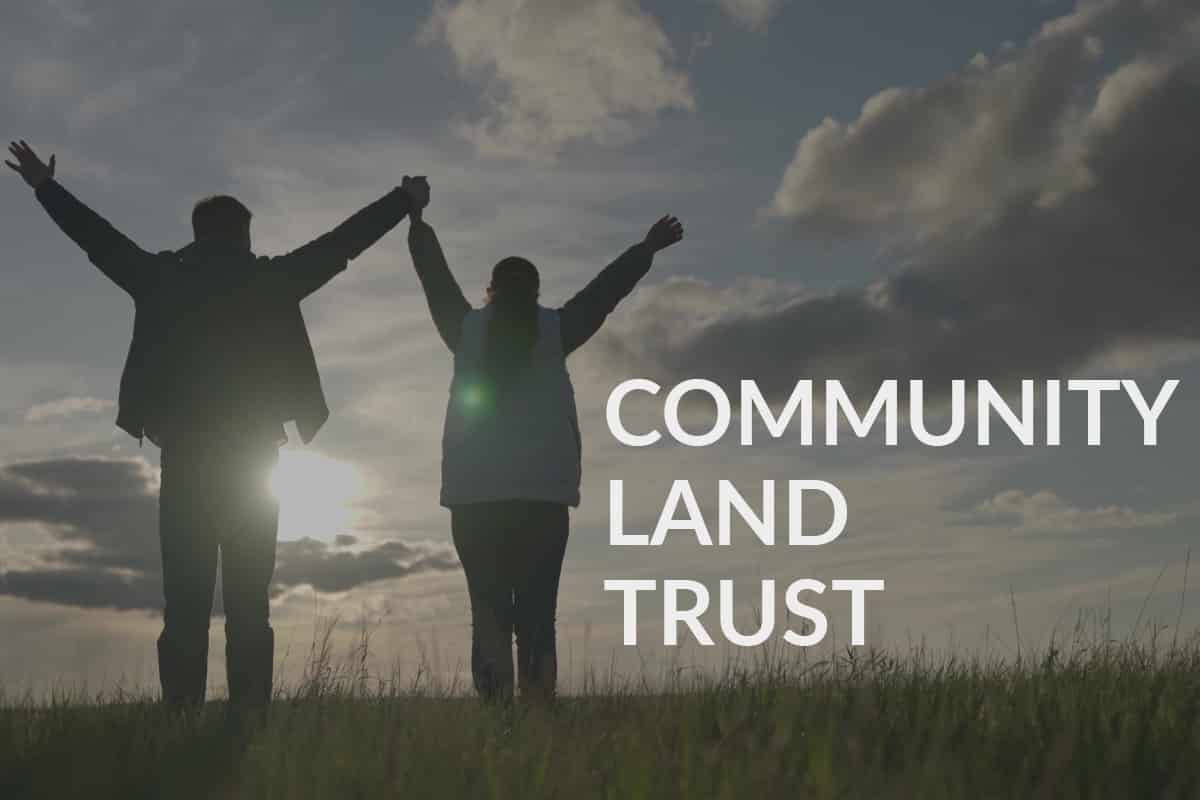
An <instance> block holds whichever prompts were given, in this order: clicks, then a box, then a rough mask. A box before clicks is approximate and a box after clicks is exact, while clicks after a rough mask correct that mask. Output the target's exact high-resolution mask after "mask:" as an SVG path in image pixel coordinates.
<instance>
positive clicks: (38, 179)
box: [4, 139, 54, 189]
mask: <svg viewBox="0 0 1200 800" xmlns="http://www.w3.org/2000/svg"><path fill="white" fill-rule="evenodd" d="M8 152H10V153H12V155H13V158H15V159H16V163H15V164H14V163H13V162H12V161H5V162H4V164H5V166H7V167H8V168H9V169H11V170H12V171H13V172H15V173H17V174H18V175H20V176H21V178H22V179H23V180H24V181H25V182H26V183H28V184H29V185H30V186H32V187H33V188H34V189H36V188H38V187H39V186H41V185H42V184H43V183H45V182H46V181H48V180H50V179H51V178H53V177H54V156H50V163H49V164H46V163H43V161H42V160H41V159H40V158H38V156H37V153H35V152H33V148H32V147H30V146H29V145H28V144H26V143H25V140H24V139H21V140H20V141H19V142H9V143H8Z"/></svg>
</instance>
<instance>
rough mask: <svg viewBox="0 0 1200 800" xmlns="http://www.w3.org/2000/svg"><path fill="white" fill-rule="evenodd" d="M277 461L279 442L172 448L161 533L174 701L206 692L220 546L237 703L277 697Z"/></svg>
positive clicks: (165, 683) (165, 466) (198, 698)
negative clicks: (272, 477) (273, 602)
mask: <svg viewBox="0 0 1200 800" xmlns="http://www.w3.org/2000/svg"><path fill="white" fill-rule="evenodd" d="M277 460H278V449H277V447H275V446H274V445H270V446H246V445H244V444H243V445H230V446H227V447H220V446H212V445H206V446H199V447H186V446H184V447H180V446H174V447H172V446H168V447H166V448H164V450H163V455H162V489H161V493H160V495H159V540H160V542H161V546H162V567H163V595H164V599H165V608H164V613H163V618H164V619H163V632H162V635H161V636H160V637H159V639H158V671H159V678H160V680H161V682H162V690H163V699H164V701H166V702H167V703H168V704H170V705H176V706H186V705H194V704H198V703H202V702H203V701H204V694H205V683H206V679H207V672H208V625H209V619H210V617H211V616H212V607H213V588H214V583H215V581H216V575H217V558H218V555H219V556H220V559H221V584H222V590H223V591H222V598H221V599H222V602H223V605H224V608H225V642H226V644H225V663H226V671H227V673H228V681H229V699H230V702H231V703H233V704H238V705H243V706H262V705H266V704H267V703H269V702H270V699H271V672H272V660H273V657H274V638H275V637H274V633H273V631H272V630H271V625H270V621H269V618H270V598H269V592H270V585H271V576H272V575H273V573H274V571H275V538H276V534H277V532H278V526H279V504H278V501H277V500H275V498H274V497H272V495H271V493H270V491H269V486H268V479H269V474H270V470H271V467H272V466H274V464H275V463H276V461H277Z"/></svg>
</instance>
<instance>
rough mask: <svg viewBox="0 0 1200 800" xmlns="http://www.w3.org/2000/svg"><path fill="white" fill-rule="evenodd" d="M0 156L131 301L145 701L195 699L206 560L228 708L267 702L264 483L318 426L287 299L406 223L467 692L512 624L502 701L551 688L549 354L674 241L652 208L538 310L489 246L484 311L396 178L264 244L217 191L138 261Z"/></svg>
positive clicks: (558, 481)
mask: <svg viewBox="0 0 1200 800" xmlns="http://www.w3.org/2000/svg"><path fill="white" fill-rule="evenodd" d="M9 150H10V152H11V154H12V156H13V161H8V162H5V163H6V164H8V166H9V167H11V168H12V169H13V170H15V171H16V172H17V173H18V174H19V175H20V176H21V177H22V178H23V179H24V180H25V182H26V183H28V184H29V185H30V186H32V187H33V188H34V190H35V193H36V196H37V199H38V200H39V201H40V202H41V204H42V206H43V207H44V208H45V209H46V211H47V212H48V213H49V214H50V216H51V218H52V219H53V220H54V221H55V223H57V224H58V226H59V227H60V228H61V229H62V230H63V232H64V233H66V234H67V236H69V237H70V238H71V239H72V240H73V241H74V242H75V243H76V244H78V245H79V246H80V247H81V248H82V249H83V250H84V251H85V252H86V253H87V256H88V258H89V260H90V261H91V262H92V263H93V264H95V265H96V266H97V267H98V268H99V269H100V270H101V271H102V272H103V273H104V274H105V275H106V276H108V277H109V278H110V279H111V280H112V281H113V282H114V283H116V284H117V285H118V286H120V287H121V288H122V289H124V290H125V291H126V292H127V293H128V294H129V295H130V296H131V297H132V298H133V300H134V307H135V315H134V326H133V341H132V343H131V345H130V349H129V355H128V357H127V359H126V362H125V369H124V372H123V373H122V376H121V384H120V390H119V404H118V406H119V408H118V416H117V425H118V426H119V427H120V428H121V429H122V430H124V431H126V432H127V433H129V434H130V435H132V436H134V437H136V438H137V439H138V440H139V441H140V440H141V439H143V437H144V438H148V439H150V441H151V442H153V443H155V444H157V445H158V446H159V447H160V448H161V449H162V486H161V492H160V497H159V538H160V543H161V549H162V568H163V595H164V614H163V616H164V621H163V632H162V635H161V636H160V637H159V640H158V657H159V676H160V680H161V682H162V690H163V698H164V700H165V701H166V702H167V703H169V704H172V705H180V706H185V705H193V704H197V703H200V702H202V701H203V699H204V695H205V683H206V677H207V676H206V673H207V662H208V626H209V618H210V616H211V613H212V601H213V589H214V585H215V581H216V571H217V559H218V557H220V559H221V561H220V563H221V576H222V588H223V595H222V600H223V605H224V610H225V634H226V652H225V655H226V664H227V672H228V676H229V677H228V682H229V698H230V701H231V702H232V703H234V704H237V705H240V706H260V705H265V704H266V703H268V702H269V700H270V697H271V681H272V661H273V653H274V636H273V633H272V630H271V626H270V621H269V619H270V588H271V579H272V574H273V572H274V568H275V541H276V535H277V530H278V519H279V507H278V501H276V500H275V499H274V498H273V497H272V496H271V494H270V492H269V491H268V482H267V475H268V473H269V471H270V469H271V467H272V465H273V464H274V463H275V462H276V460H277V458H278V450H279V446H280V445H281V444H283V443H284V442H286V440H287V435H286V433H285V432H284V428H283V425H284V423H285V422H288V421H295V423H296V426H297V430H298V431H299V433H300V436H301V438H302V439H303V440H304V442H305V443H308V442H309V441H311V440H312V438H313V436H315V435H316V433H317V431H318V430H319V429H320V428H321V426H322V425H323V424H324V422H325V420H326V419H327V418H328V416H329V409H328V406H327V405H326V402H325V397H324V393H323V391H322V388H321V382H320V377H319V375H318V372H317V366H316V360H315V358H314V356H313V351H312V346H311V345H310V343H309V339H308V333H307V331H306V329H305V325H304V319H303V317H302V315H301V313H300V301H301V300H303V299H304V298H305V297H307V296H308V295H310V294H312V293H313V292H314V291H316V290H317V289H319V288H321V287H322V286H323V285H325V283H327V282H328V281H329V280H330V279H331V278H332V277H334V276H335V275H337V274H338V273H339V272H341V271H342V270H344V269H345V268H346V266H347V263H348V262H349V261H351V260H352V259H354V258H356V257H357V256H359V255H360V254H361V253H362V252H363V251H364V250H366V249H367V248H368V247H370V246H371V245H372V244H374V243H375V242H376V241H378V240H379V239H380V238H381V237H383V235H384V234H386V233H387V232H388V231H390V230H391V229H392V228H393V227H395V226H396V225H397V224H398V223H399V222H400V220H401V219H403V218H404V217H405V216H406V215H408V216H409V218H410V220H411V222H412V225H411V227H410V230H409V248H410V251H411V253H412V258H413V263H414V265H415V266H416V270H417V274H418V276H419V278H420V281H421V285H422V287H423V288H424V290H425V296H426V298H427V299H428V301H429V307H430V310H431V312H432V314H433V319H434V323H435V325H436V326H437V330H438V332H439V333H440V334H441V337H442V339H443V340H444V341H445V342H446V344H447V346H448V347H449V348H450V350H451V351H452V352H453V353H454V379H453V383H452V385H451V390H450V398H449V403H448V406H447V411H446V423H445V430H444V435H443V453H442V497H441V502H442V505H444V506H446V507H448V508H449V509H450V512H451V527H452V532H453V536H454V543H455V547H456V548H457V550H458V553H459V556H460V559H461V561H462V564H463V569H464V571H465V573H466V576H467V584H468V589H469V592H470V596H471V608H472V617H473V641H472V659H471V661H472V672H473V674H474V678H475V685H476V688H477V689H478V691H479V692H480V694H481V695H483V696H484V697H487V698H490V699H505V698H508V697H511V696H512V693H513V665H512V637H513V634H514V632H515V633H516V636H517V650H518V663H519V667H520V669H519V674H520V685H521V690H522V693H523V694H525V695H529V696H532V697H542V698H548V697H551V696H552V695H553V693H554V686H555V681H556V665H555V661H556V660H555V642H554V616H555V607H556V601H557V594H558V580H559V575H560V573H561V570H562V561H563V554H564V552H565V549H566V542H567V533H568V527H569V518H568V507H570V506H575V505H578V503H579V479H580V439H579V425H578V420H577V418H576V412H575V402H574V395H573V391H572V388H571V381H570V377H569V375H568V374H567V370H566V357H567V356H568V355H569V354H570V353H571V352H572V351H574V350H575V349H576V348H578V347H579V346H581V345H582V344H583V343H584V342H586V341H587V340H588V339H589V338H591V336H592V335H593V334H595V333H596V331H597V330H598V329H599V328H600V326H601V324H602V323H603V322H604V319H605V318H606V317H607V316H608V314H609V313H610V312H611V311H612V310H613V308H615V306H616V305H617V303H618V302H620V300H621V299H622V298H623V297H625V296H626V295H627V294H629V292H630V291H632V289H633V287H634V286H635V285H636V284H637V282H638V281H639V280H640V279H641V278H642V276H643V275H645V274H646V272H647V271H648V270H649V269H650V265H651V262H652V260H653V256H654V253H655V252H657V251H658V250H661V249H663V248H665V247H668V246H670V245H671V244H674V243H675V242H677V241H679V240H680V238H682V235H683V229H682V227H681V226H680V224H679V222H678V220H675V219H674V218H672V217H664V218H663V219H661V220H659V221H658V222H657V223H655V225H654V226H653V227H652V228H651V230H650V232H649V233H648V234H647V235H646V237H645V239H644V240H643V241H642V242H641V243H639V244H637V245H634V246H633V247H631V248H629V249H628V250H627V251H625V253H623V254H622V255H621V256H620V257H619V258H618V259H617V260H616V261H614V262H613V263H612V264H610V265H609V266H608V267H606V268H605V269H604V271H603V272H601V273H600V275H599V276H598V277H596V278H595V279H594V280H593V281H592V282H591V283H590V284H588V286H587V287H586V288H585V289H584V290H583V291H581V292H580V293H579V294H577V295H576V296H575V297H574V298H572V299H571V300H570V301H569V302H568V303H567V304H566V305H565V306H563V307H562V308H561V309H558V310H550V309H546V308H543V307H542V306H540V305H539V304H538V286H539V278H538V272H537V269H536V268H535V267H534V266H533V264H531V263H529V262H528V261H526V260H524V259H520V258H506V259H504V260H503V261H501V262H500V263H498V264H497V265H496V267H495V269H494V270H493V271H492V279H491V284H490V285H489V287H488V290H487V298H488V302H487V304H486V306H485V307H484V308H482V309H473V308H472V307H471V305H470V303H468V302H467V300H466V297H465V296H464V295H463V292H462V289H461V288H460V287H459V286H458V283H457V282H456V281H455V279H454V277H453V275H452V274H451V273H450V269H449V267H448V266H447V264H446V260H445V257H444V256H443V254H442V249H441V247H440V245H439V243H438V240H437V236H436V235H435V233H434V231H433V229H432V228H431V227H430V226H429V225H428V224H427V223H425V222H424V221H423V220H422V218H421V217H422V210H423V209H424V208H425V207H426V206H427V205H428V203H429V197H430V194H429V184H428V182H426V181H425V179H424V178H409V177H405V178H404V180H403V182H402V184H401V186H400V187H399V188H397V189H394V190H392V191H391V192H389V193H388V194H386V195H384V196H383V197H382V198H380V199H379V200H377V201H375V202H374V203H372V204H371V205H369V206H367V207H366V208H364V209H362V210H361V211H359V212H358V213H356V214H354V215H353V216H352V217H350V218H349V219H348V220H346V221H345V222H343V223H342V224H341V225H339V226H338V227H336V228H334V229H333V230H332V231H330V232H328V233H326V234H325V235H323V236H321V237H319V238H317V239H315V240H313V241H312V242H310V243H309V244H307V245H304V246H303V247H301V248H299V249H298V250H294V251H292V252H291V253H288V254H286V255H283V256H277V257H273V258H268V257H261V256H255V255H254V253H253V251H252V250H251V241H250V219H251V214H250V211H249V210H248V209H247V208H246V207H245V206H244V205H242V203H240V202H239V201H237V200H236V199H234V198H232V197H228V196H219V197H211V198H208V199H205V200H202V201H200V202H199V203H197V204H196V207H195V209H194V211H193V213H192V229H193V232H194V235H195V240H194V241H193V242H192V243H191V244H189V245H187V246H186V247H184V248H183V249H181V250H176V251H164V252H160V253H150V252H147V251H145V250H143V249H142V248H140V247H138V246H137V245H136V244H135V243H134V242H133V241H131V240H130V239H129V238H127V237H126V236H125V235H123V234H122V233H120V232H119V231H117V230H116V229H115V228H113V226H112V225H110V224H109V223H108V222H107V221H105V220H104V219H103V218H102V217H100V216H99V215H97V214H96V213H95V212H93V211H92V210H91V209H89V208H88V207H87V206H85V205H84V204H83V203H81V202H80V201H79V200H77V199H76V198H75V197H74V196H73V195H71V194H70V193H69V192H68V191H67V190H66V189H64V188H63V187H62V186H61V185H60V184H59V183H58V182H57V181H56V180H55V179H54V171H55V159H54V157H53V156H51V158H50V161H49V163H48V164H47V163H44V162H43V161H41V159H40V158H38V156H37V155H36V154H35V153H34V152H33V150H32V149H31V148H30V147H29V146H28V145H27V144H25V142H24V141H21V142H15V143H13V144H11V145H10V148H9Z"/></svg>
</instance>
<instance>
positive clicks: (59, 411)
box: [25, 397, 113, 422]
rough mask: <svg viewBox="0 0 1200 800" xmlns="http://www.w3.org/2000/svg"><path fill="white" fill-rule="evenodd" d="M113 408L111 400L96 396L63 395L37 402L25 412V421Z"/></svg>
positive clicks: (62, 417) (37, 420)
mask: <svg viewBox="0 0 1200 800" xmlns="http://www.w3.org/2000/svg"><path fill="white" fill-rule="evenodd" d="M111 408H113V403H112V401H111V400H101V399H100V398H98V397H64V398H62V399H60V400H51V401H50V402H47V403H38V404H37V405H35V406H33V407H32V408H30V409H29V410H28V411H26V412H25V421H26V422H47V421H49V420H54V419H66V418H68V417H74V416H77V415H79V414H98V413H100V412H103V411H108V410H109V409H111Z"/></svg>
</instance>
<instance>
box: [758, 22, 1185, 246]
mask: <svg viewBox="0 0 1200 800" xmlns="http://www.w3.org/2000/svg"><path fill="white" fill-rule="evenodd" d="M1197 33H1198V30H1197V25H1196V20H1195V17H1194V15H1190V12H1188V11H1187V10H1186V8H1185V5H1184V4H1183V3H1173V2H1163V3H1156V4H1148V3H1141V2H1136V1H1135V0H1122V1H1120V2H1118V1H1116V0H1110V1H1109V2H1096V3H1089V2H1085V3H1081V4H1080V6H1079V8H1078V9H1077V10H1076V11H1074V12H1073V13H1071V14H1068V15H1065V16H1063V17H1060V18H1058V19H1055V20H1053V21H1051V22H1049V23H1047V24H1046V25H1044V26H1043V27H1042V29H1041V30H1040V31H1038V32H1037V33H1036V34H1035V35H1034V36H1033V37H1031V39H1030V40H1029V42H1028V43H1027V44H1026V46H1025V47H1023V48H1009V49H1005V50H1002V51H1001V52H999V53H997V54H996V55H995V57H994V58H988V57H987V56H986V55H984V54H982V53H981V54H977V55H976V56H975V57H974V58H972V59H971V61H970V62H969V63H968V64H967V65H966V66H965V67H964V68H963V69H962V70H960V71H957V72H954V73H951V74H949V75H947V76H946V77H944V78H943V79H941V80H940V81H938V82H935V83H933V84H930V85H929V86H924V87H891V88H887V89H884V90H883V91H880V92H879V93H877V94H876V95H874V96H873V97H871V98H869V99H868V100H867V101H866V102H865V103H864V104H863V106H862V110H861V112H860V114H859V116H858V118H857V119H855V120H853V121H851V122H848V123H847V122H841V121H838V120H835V119H832V118H826V119H825V120H824V121H823V122H822V123H821V124H820V125H818V126H817V127H815V128H813V129H811V130H809V131H808V132H807V133H806V134H805V135H804V136H803V137H802V138H801V139H800V142H799V144H798V145H797V148H796V152H795V156H794V158H793V159H792V162H791V163H790V164H789V165H788V167H787V170H786V172H785V173H784V176H783V179H782V181H781V183H780V185H779V188H778V190H777V192H776V193H775V196H774V199H773V201H772V203H771V205H770V207H769V209H768V211H769V213H770V214H772V215H773V216H777V217H782V218H786V219H789V220H792V221H794V222H795V223H796V224H798V225H799V226H801V227H802V228H804V229H806V230H814V229H815V230H819V231H822V232H826V233H830V232H832V233H835V234H845V233H851V234H858V233H862V232H864V231H871V230H877V229H879V228H885V227H888V226H899V227H901V228H904V229H908V230H915V231H916V232H918V233H923V234H930V233H940V232H944V231H946V230H948V229H950V228H951V227H954V226H956V225H961V224H963V223H969V224H972V225H977V224H982V223H986V222H988V221H990V220H991V219H993V218H994V216H995V215H996V214H999V213H1001V212H1002V211H1003V210H1004V209H1005V208H1006V206H1007V205H1008V204H1010V203H1011V202H1013V201H1014V200H1017V199H1020V198H1025V197H1032V198H1033V199H1034V200H1035V201H1036V202H1037V203H1039V204H1041V205H1044V206H1054V205H1057V204H1059V203H1061V201H1062V200H1063V199H1064V198H1065V197H1067V196H1069V195H1071V194H1073V193H1076V192H1080V191H1084V190H1087V189H1089V188H1091V187H1092V186H1093V184H1094V176H1093V174H1092V172H1091V165H1090V164H1089V160H1090V157H1091V156H1092V155H1093V151H1094V149H1095V146H1096V142H1097V140H1099V139H1100V138H1102V137H1104V136H1105V135H1107V134H1108V133H1109V132H1110V131H1111V130H1112V129H1113V128H1114V127H1115V126H1116V125H1117V124H1118V123H1120V122H1123V121H1124V120H1125V118H1126V116H1127V111H1128V110H1129V108H1130V107H1131V106H1132V105H1133V104H1135V103H1137V102H1138V101H1139V100H1140V99H1141V98H1142V97H1144V96H1145V95H1146V94H1147V93H1148V92H1149V91H1150V90H1152V89H1153V88H1155V87H1156V86H1158V85H1161V83H1162V81H1163V80H1164V78H1165V77H1166V76H1168V75H1169V74H1170V73H1171V72H1172V71H1177V70H1178V68H1179V67H1180V66H1181V65H1182V64H1183V63H1185V61H1186V55H1187V52H1188V51H1189V50H1190V49H1191V48H1193V47H1194V46H1195V45H1196V44H1197V40H1198V36H1197ZM1108 40H1112V41H1114V42H1118V43H1122V44H1124V43H1130V42H1132V43H1133V44H1134V47H1135V48H1136V50H1135V51H1134V57H1133V58H1131V59H1129V60H1128V61H1126V63H1124V64H1123V65H1122V66H1120V67H1119V68H1118V69H1117V70H1116V71H1114V72H1112V73H1111V74H1106V70H1107V69H1108V68H1109V66H1110V64H1109V63H1108V62H1110V61H1111V58H1110V57H1109V55H1108V50H1110V49H1111V50H1112V51H1113V52H1116V53H1120V54H1121V55H1127V54H1128V52H1129V51H1128V50H1126V49H1124V48H1123V47H1122V46H1120V45H1118V46H1115V47H1111V48H1106V47H1105V42H1106V41H1108ZM1139 51H1140V52H1139Z"/></svg>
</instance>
